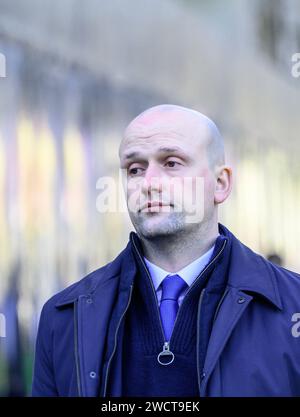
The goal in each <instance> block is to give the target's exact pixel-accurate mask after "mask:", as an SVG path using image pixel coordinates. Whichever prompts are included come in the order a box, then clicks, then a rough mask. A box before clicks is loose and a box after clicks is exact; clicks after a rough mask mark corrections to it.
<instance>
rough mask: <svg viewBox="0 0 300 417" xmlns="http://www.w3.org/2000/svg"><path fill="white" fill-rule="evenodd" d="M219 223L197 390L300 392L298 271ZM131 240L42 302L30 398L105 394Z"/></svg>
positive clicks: (127, 289)
mask: <svg viewBox="0 0 300 417" xmlns="http://www.w3.org/2000/svg"><path fill="white" fill-rule="evenodd" d="M221 227H223V228H224V226H221ZM224 229H225V230H226V233H228V234H230V236H231V238H232V248H231V255H230V264H229V270H228V284H227V288H226V291H225V293H224V296H223V298H222V302H221V303H220V305H219V308H218V312H217V315H216V318H215V321H214V325H213V329H212V333H211V336H210V340H209V345H208V349H207V354H206V359H205V363H204V369H203V371H204V372H202V373H201V375H199V380H198V384H199V390H200V396H300V337H299V336H300V275H298V274H296V273H294V272H291V271H288V270H286V269H284V268H282V267H278V266H275V265H274V264H272V263H270V262H268V261H267V260H266V259H264V258H263V257H262V256H260V255H258V254H256V253H254V252H253V251H252V250H251V249H249V248H248V247H247V246H245V245H244V244H242V243H241V242H240V241H239V240H238V239H237V238H236V237H235V236H234V235H233V234H231V233H230V232H229V231H228V229H226V228H224ZM131 244H132V243H131V242H130V241H129V243H128V245H127V246H126V248H125V249H124V250H123V251H122V252H121V253H120V254H119V255H118V256H117V257H116V258H115V259H114V260H113V261H112V262H110V263H108V264H107V265H105V266H103V267H102V268H100V269H97V270H96V271H94V272H92V273H91V274H89V275H88V276H86V277H85V278H83V279H82V280H81V281H79V282H77V283H75V284H73V285H71V286H70V287H68V288H66V289H65V290H64V291H62V292H60V293H58V294H56V295H55V296H53V297H52V298H51V299H50V300H48V301H47V302H46V304H45V305H44V307H43V309H42V313H41V318H40V323H39V329H38V337H37V342H36V353H35V364H34V375H33V385H32V395H33V396H101V397H104V396H105V395H106V387H107V379H108V375H109V377H111V378H116V380H118V378H117V376H118V375H114V373H119V372H120V370H121V365H122V363H121V357H116V356H117V355H118V349H116V347H117V344H118V343H119V342H120V340H121V338H122V337H123V330H124V316H125V313H126V311H127V308H128V306H129V304H130V301H131V294H132V288H133V284H134V276H135V275H136V263H135V261H134V258H133V254H132V248H131ZM113 311H114V314H113V315H112V312H113ZM112 317H113V319H112ZM108 325H110V326H112V328H113V334H114V335H115V337H114V340H113V341H110V342H109V341H108V340H107V332H108ZM105 353H106V354H105ZM105 358H109V359H106V360H105ZM112 358H114V361H115V363H116V364H117V365H115V366H111V363H112ZM120 395H121V387H120Z"/></svg>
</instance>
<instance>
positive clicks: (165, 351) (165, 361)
mask: <svg viewBox="0 0 300 417" xmlns="http://www.w3.org/2000/svg"><path fill="white" fill-rule="evenodd" d="M166 356H169V358H168V359H166V358H164V357H166ZM174 358H175V356H174V353H173V352H171V351H170V343H169V342H165V343H164V345H163V350H162V351H161V352H160V353H159V354H158V356H157V360H158V363H159V364H161V365H170V364H171V363H172V362H173V361H174Z"/></svg>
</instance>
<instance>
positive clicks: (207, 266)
mask: <svg viewBox="0 0 300 417" xmlns="http://www.w3.org/2000/svg"><path fill="white" fill-rule="evenodd" d="M226 243H227V241H226V240H225V242H224V243H223V246H222V248H221V249H220V252H218V253H217V255H216V256H215V257H214V258H213V259H212V260H211V261H210V262H209V264H207V265H206V267H205V268H204V269H203V271H201V273H200V274H199V275H198V276H197V278H196V279H195V280H194V282H193V283H192V285H191V286H190V287H189V289H188V290H187V292H186V294H185V296H184V300H186V297H187V296H188V294H189V293H190V292H191V290H192V288H193V286H194V285H196V281H197V280H198V279H199V278H201V277H202V276H203V275H204V274H205V272H206V271H207V269H208V268H209V267H210V266H211V265H212V264H213V263H214V262H215V261H216V260H217V259H218V258H219V257H220V256H221V254H222V252H223V251H224V248H225V246H226ZM200 296H201V294H200ZM181 306H182V304H181V305H180V307H179V309H178V312H177V315H176V318H175V322H174V326H173V329H174V328H175V325H176V322H177V320H178V316H179V314H180V312H181V311H182V309H181ZM173 333H174V332H173V331H172V334H171V338H170V342H171V340H172V336H173Z"/></svg>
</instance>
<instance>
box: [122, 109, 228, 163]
mask: <svg viewBox="0 0 300 417" xmlns="http://www.w3.org/2000/svg"><path fill="white" fill-rule="evenodd" d="M180 118H181V119H182V120H183V121H184V122H183V125H185V124H186V123H193V124H195V126H197V127H199V135H198V137H199V140H201V141H204V142H205V145H206V146H205V147H206V151H207V159H208V163H209V167H210V168H211V169H214V168H215V167H216V166H221V165H224V164H225V152H224V141H223V138H222V135H221V133H220V131H219V129H218V127H217V126H216V124H215V123H214V122H213V121H212V120H211V119H210V118H208V117H207V116H205V115H204V114H202V113H200V112H198V111H197V110H193V109H189V108H187V107H182V106H178V105H175V104H160V105H157V106H154V107H150V108H149V109H146V110H145V111H143V112H142V113H140V114H139V115H138V116H137V117H135V118H134V119H133V120H132V121H131V122H130V123H129V125H128V126H127V128H126V129H125V132H124V137H123V140H122V141H121V144H120V149H121V146H122V143H123V142H124V140H126V138H127V137H130V136H131V135H132V132H133V131H134V132H135V134H136V133H137V132H139V133H140V135H141V136H144V135H145V136H146V134H147V132H149V129H150V131H152V130H153V131H155V130H156V129H158V130H159V126H160V124H161V123H162V121H167V122H168V123H170V126H172V121H173V122H176V124H177V122H178V120H180ZM175 128H176V127H175ZM200 132H201V135H200ZM200 136H201V137H200ZM203 136H204V137H203Z"/></svg>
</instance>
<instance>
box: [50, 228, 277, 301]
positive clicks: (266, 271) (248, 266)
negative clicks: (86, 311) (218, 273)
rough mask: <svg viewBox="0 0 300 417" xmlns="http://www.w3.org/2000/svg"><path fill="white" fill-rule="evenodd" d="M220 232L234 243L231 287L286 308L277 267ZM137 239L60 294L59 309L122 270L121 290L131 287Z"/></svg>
mask: <svg viewBox="0 0 300 417" xmlns="http://www.w3.org/2000/svg"><path fill="white" fill-rule="evenodd" d="M219 232H220V234H221V235H224V236H225V237H227V238H228V239H231V241H232V244H231V253H230V261H229V269H228V273H229V277H228V286H230V287H234V288H236V289H238V290H241V291H245V292H250V293H254V294H257V295H258V296H262V297H264V298H265V299H266V300H268V301H269V302H270V303H272V304H273V305H275V306H276V307H277V308H279V309H282V302H281V299H280V294H279V291H278V284H277V281H276V276H275V273H274V269H273V268H274V266H273V265H272V264H271V263H270V262H268V261H267V260H266V259H265V258H263V257H262V256H261V255H258V254H257V253H255V252H253V251H252V250H251V249H250V248H248V247H247V246H246V245H244V244H243V243H241V242H240V241H239V240H238V239H237V238H236V237H235V236H234V235H233V234H232V233H231V232H230V231H229V230H228V229H227V228H226V227H225V226H223V225H222V224H221V223H219ZM133 238H135V239H138V235H137V234H136V233H135V232H131V233H130V238H129V242H128V244H127V246H126V248H125V249H124V250H123V251H122V252H121V253H120V254H119V255H118V256H117V257H116V258H115V259H114V260H113V261H112V262H110V263H108V264H107V265H105V266H103V267H102V268H99V269H97V270H96V271H94V272H92V273H90V274H89V275H87V276H86V277H85V278H83V279H82V280H81V281H79V282H77V283H75V284H73V285H71V286H70V287H68V288H67V289H66V290H64V291H62V292H61V293H59V294H58V296H57V297H58V298H57V301H56V304H55V306H56V307H58V308H59V307H63V306H65V305H67V304H71V303H74V301H76V300H77V299H78V297H79V296H80V295H86V296H93V294H94V293H95V292H98V291H99V290H101V288H102V287H103V285H105V284H106V283H107V281H109V280H111V279H114V278H119V277H120V275H122V274H121V272H122V271H124V273H125V276H126V279H125V280H123V279H122V280H120V291H122V290H126V288H129V287H130V282H132V280H133V279H134V276H135V273H136V269H137V266H136V262H135V260H134V256H133V253H132V249H133V248H132V239H133ZM275 268H276V267H275Z"/></svg>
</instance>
